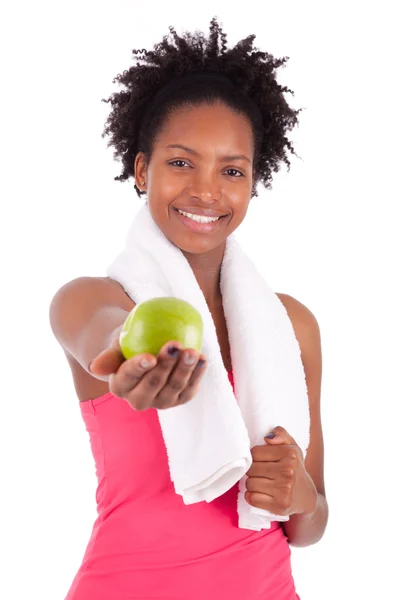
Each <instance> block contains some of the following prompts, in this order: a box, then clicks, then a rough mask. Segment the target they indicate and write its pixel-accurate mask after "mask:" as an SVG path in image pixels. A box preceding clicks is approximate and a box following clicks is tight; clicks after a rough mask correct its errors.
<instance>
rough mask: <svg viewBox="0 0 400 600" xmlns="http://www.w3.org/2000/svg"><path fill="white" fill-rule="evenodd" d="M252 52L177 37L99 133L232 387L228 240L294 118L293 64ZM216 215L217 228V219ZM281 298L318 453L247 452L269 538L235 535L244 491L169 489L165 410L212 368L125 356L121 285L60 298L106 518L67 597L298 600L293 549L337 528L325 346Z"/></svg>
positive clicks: (81, 286) (142, 72) (128, 78)
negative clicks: (164, 247)
mask: <svg viewBox="0 0 400 600" xmlns="http://www.w3.org/2000/svg"><path fill="white" fill-rule="evenodd" d="M253 41H254V36H253V35H251V36H249V37H248V38H246V39H244V40H242V41H241V42H239V43H238V44H237V45H236V46H235V47H234V48H232V49H230V50H228V49H227V45H226V36H225V34H224V33H222V31H221V28H220V26H219V24H218V23H217V22H216V21H215V20H213V21H212V22H211V25H210V35H209V38H208V39H206V38H205V37H204V36H203V35H202V34H201V33H199V32H196V33H195V34H189V33H186V34H184V35H183V36H182V37H179V36H178V35H177V33H176V32H175V30H174V29H173V28H170V36H166V37H165V38H163V40H162V42H161V43H159V44H157V45H156V46H155V47H154V49H153V50H152V51H149V52H146V51H144V50H141V51H133V53H134V54H135V55H137V56H138V55H139V57H140V60H139V61H138V62H137V64H136V65H135V66H133V67H131V68H130V69H128V70H127V71H124V72H123V73H122V74H121V75H119V76H118V77H117V78H116V79H117V80H118V82H119V83H121V84H123V85H124V86H125V89H124V90H122V91H120V92H118V93H115V94H113V95H112V96H111V97H110V98H109V99H108V100H107V102H110V103H111V105H112V111H111V113H110V115H109V118H108V120H107V124H106V127H105V131H104V134H103V135H111V140H110V142H109V145H110V144H111V145H113V146H114V148H115V155H116V156H118V157H120V158H121V160H122V164H123V171H122V174H121V175H120V176H119V177H116V179H117V180H120V181H123V180H126V179H128V178H129V177H132V178H134V181H135V189H136V192H137V194H138V195H139V196H142V195H144V194H146V195H147V201H148V204H149V210H150V212H151V215H152V218H153V219H154V221H155V222H156V224H157V225H158V227H159V228H160V229H161V230H162V232H163V233H164V234H165V236H166V237H167V238H168V239H169V240H170V241H171V242H172V243H173V244H175V245H176V246H177V247H178V248H180V249H181V251H182V253H183V254H184V256H185V257H186V258H187V260H188V262H189V264H190V266H191V268H192V270H193V273H194V275H195V277H196V279H197V281H198V283H199V286H200V288H201V290H202V292H203V294H204V297H205V300H206V302H207V305H208V307H209V309H210V312H211V314H212V317H213V319H214V323H215V326H216V330H217V336H218V341H219V345H220V349H221V354H222V357H223V361H224V364H225V368H226V370H227V371H228V376H229V378H230V381H231V383H232V385H234V380H233V374H232V365H231V357H230V348H229V343H228V332H227V326H226V322H225V316H224V311H223V304H222V296H221V290H220V285H219V278H220V269H221V263H222V259H223V256H224V249H225V242H226V239H227V237H228V236H229V235H230V234H231V233H232V232H233V231H235V229H236V228H237V227H238V226H239V225H240V223H241V222H242V221H243V219H244V218H245V216H246V213H247V210H248V206H249V202H250V200H251V198H252V197H253V196H254V195H256V193H257V190H256V186H257V184H258V183H260V182H261V183H262V184H263V185H264V186H265V187H267V188H269V187H270V182H271V179H272V172H273V171H275V172H276V171H278V169H279V166H280V163H281V162H282V161H283V162H285V163H286V164H287V165H288V166H289V165H290V163H289V160H288V157H287V151H288V150H289V151H290V152H292V153H293V152H294V150H293V148H292V146H291V143H290V142H289V141H288V139H287V137H286V133H287V131H288V130H290V129H291V128H292V127H293V126H294V125H295V124H296V123H297V114H298V112H299V111H295V110H293V109H291V108H290V107H289V106H288V104H287V102H286V100H285V98H284V95H283V93H284V92H288V91H289V92H290V90H288V89H287V88H284V87H282V86H280V85H278V83H277V81H276V75H275V71H276V69H277V68H278V67H279V66H281V65H282V64H283V63H284V62H285V61H286V58H284V59H275V58H274V57H273V56H271V55H270V54H268V53H264V52H259V51H257V50H256V49H254V48H253ZM199 217H202V218H199ZM204 217H205V218H206V219H205V218H204ZM207 218H208V219H207ZM210 218H213V219H216V218H218V220H217V221H215V220H214V221H213V222H212V223H211V222H210V223H206V222H205V221H207V220H209V219H210ZM199 221H200V222H199ZM201 221H202V222H201ZM277 295H278V297H279V298H280V300H281V302H282V303H283V304H284V306H285V307H286V310H287V313H288V316H289V318H290V319H291V321H292V323H293V327H294V330H295V333H296V337H297V339H298V341H299V345H300V347H301V358H302V362H303V364H304V369H305V373H306V379H307V388H308V395H309V402H310V416H311V429H310V445H309V447H308V451H307V456H306V460H303V456H302V454H301V450H300V449H299V448H298V446H297V444H296V441H295V440H294V439H293V438H292V437H291V435H290V432H288V431H286V430H285V429H283V428H282V427H276V428H275V429H274V431H273V432H272V434H275V437H274V438H272V437H271V438H269V439H266V440H265V445H264V446H257V447H255V448H253V449H252V457H253V463H252V465H251V468H250V469H249V471H248V473H247V474H248V480H247V484H246V486H247V492H246V500H247V502H248V503H249V504H251V505H253V506H256V507H260V508H265V509H268V510H271V511H272V512H274V513H275V514H287V515H290V519H289V520H288V521H287V522H283V523H282V522H277V521H273V522H272V525H271V528H270V529H263V530H261V531H259V532H258V531H250V530H248V529H241V528H239V527H238V526H237V493H238V490H237V485H235V486H233V487H232V488H231V489H230V490H229V491H228V492H227V493H225V494H223V495H222V496H221V497H218V498H216V499H215V500H214V501H212V502H210V503H206V502H199V503H196V504H192V505H185V504H184V503H183V502H182V498H181V497H180V496H178V495H177V494H176V493H175V491H174V488H173V485H172V482H171V480H170V476H169V470H168V461H167V456H166V451H165V445H164V443H163V438H162V434H161V431H160V426H159V420H158V417H157V411H156V410H154V409H159V410H163V409H166V408H173V407H175V406H177V405H179V404H182V403H184V402H189V401H190V400H191V399H192V398H193V396H194V395H195V394H196V390H197V389H198V386H199V383H200V381H201V378H202V377H203V375H204V373H205V371H206V369H207V357H206V356H204V355H203V354H199V353H197V352H196V351H195V350H194V349H193V348H189V349H184V348H183V347H182V344H180V343H179V342H177V341H174V340H171V341H170V342H169V343H168V344H166V345H165V346H164V347H163V348H162V350H161V351H160V353H159V355H158V356H157V357H154V356H152V355H150V354H145V355H140V356H136V357H135V358H132V359H130V360H124V358H123V356H122V354H121V352H120V348H119V342H118V337H119V332H120V330H121V327H122V325H123V323H124V321H125V319H126V317H127V315H128V313H129V312H130V311H131V310H132V308H133V307H134V303H133V301H132V300H131V298H130V297H129V296H128V295H127V294H126V293H125V292H124V290H123V288H122V287H121V286H120V285H119V284H118V283H117V282H116V281H114V280H112V279H109V278H102V277H81V278H78V279H75V280H73V281H71V282H69V283H67V284H66V285H64V286H63V287H62V288H61V289H60V290H58V292H57V293H56V294H55V296H54V299H53V300H52V303H51V307H50V320H51V325H52V328H53V332H54V335H55V337H56V338H57V340H58V341H59V343H60V344H61V346H62V348H63V350H64V352H65V355H66V358H67V360H68V362H69V365H70V367H71V370H72V374H73V379H74V383H75V388H76V392H77V396H78V398H79V400H80V407H81V412H82V416H83V419H84V421H85V424H86V427H87V430H88V432H89V434H90V441H91V447H92V452H93V456H94V459H95V462H96V469H97V476H98V481H99V484H98V488H97V493H96V501H97V505H98V518H97V519H96V522H95V523H94V526H93V532H92V535H91V538H90V541H89V543H88V545H87V548H86V552H85V555H84V558H83V561H82V565H81V567H80V569H79V571H78V573H77V574H76V577H75V579H74V581H73V583H72V585H71V588H70V590H69V592H68V595H67V600H92V599H93V600H114V599H115V600H128V599H129V600H133V599H134V598H135V599H138V600H139V599H140V600H144V599H145V598H146V599H150V598H151V599H152V600H155V599H156V598H160V599H161V598H165V599H166V598H168V599H171V600H172V599H174V600H178V599H180V600H200V599H201V600H204V598H207V599H209V600H211V598H215V599H217V598H218V599H223V598H229V599H230V600H236V599H237V600H239V599H240V600H244V599H245V600H295V599H296V598H299V596H298V595H297V593H296V590H295V585H294V581H293V577H292V571H291V563H290V547H289V545H293V546H307V545H310V544H314V543H316V542H317V541H318V540H319V539H320V538H321V537H322V535H323V533H324V530H325V527H326V523H327V519H328V506H327V502H326V498H325V488H324V476H323V435H322V429H321V419H320V384H321V344H320V335H319V328H318V323H317V321H316V319H315V317H314V315H313V314H312V313H311V312H310V310H309V309H307V308H306V307H305V306H304V305H303V304H302V303H300V302H299V301H297V300H296V299H295V298H293V297H291V296H288V295H285V294H277ZM133 409H136V410H133ZM283 511H285V512H283ZM310 572H311V569H310Z"/></svg>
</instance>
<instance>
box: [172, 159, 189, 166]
mask: <svg viewBox="0 0 400 600" xmlns="http://www.w3.org/2000/svg"><path fill="white" fill-rule="evenodd" d="M177 163H183V164H184V165H187V162H186V161H184V160H173V161H172V162H170V163H168V164H169V165H172V166H173V167H180V165H178V164H177ZM188 166H189V165H188Z"/></svg>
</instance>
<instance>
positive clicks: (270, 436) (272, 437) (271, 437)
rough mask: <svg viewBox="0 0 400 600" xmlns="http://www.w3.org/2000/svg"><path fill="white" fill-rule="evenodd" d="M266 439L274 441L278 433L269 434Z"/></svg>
mask: <svg viewBox="0 0 400 600" xmlns="http://www.w3.org/2000/svg"><path fill="white" fill-rule="evenodd" d="M265 437H266V438H268V439H269V440H273V439H274V437H276V433H269V434H268V435H266V436H265Z"/></svg>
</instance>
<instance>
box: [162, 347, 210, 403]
mask: <svg viewBox="0 0 400 600" xmlns="http://www.w3.org/2000/svg"><path fill="white" fill-rule="evenodd" d="M180 350H181V351H180V353H179V355H178V356H177V359H176V364H175V365H174V366H173V368H172V369H171V370H169V372H168V374H167V377H166V378H163V385H162V386H161V387H160V389H159V391H158V393H157V395H156V396H155V399H154V403H153V406H154V407H155V408H158V409H162V408H170V407H171V406H177V405H178V404H184V403H185V402H187V401H188V400H190V399H191V398H192V397H193V396H194V394H195V393H196V391H197V387H198V386H197V384H198V382H199V381H200V379H201V377H202V374H203V372H204V370H205V369H204V366H205V362H206V361H205V357H204V356H203V355H201V354H199V353H198V352H197V351H196V350H195V349H193V348H186V349H180ZM160 354H162V355H163V353H160ZM200 361H201V362H200ZM162 362H163V361H162V360H161V364H162ZM199 363H200V364H199Z"/></svg>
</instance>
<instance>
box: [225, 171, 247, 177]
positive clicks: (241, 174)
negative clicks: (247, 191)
mask: <svg viewBox="0 0 400 600" xmlns="http://www.w3.org/2000/svg"><path fill="white" fill-rule="evenodd" d="M232 171H233V172H234V173H238V174H239V176H240V177H244V175H243V173H241V172H240V171H238V170H237V169H227V170H226V173H229V172H231V173H232ZM231 177H237V175H231Z"/></svg>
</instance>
